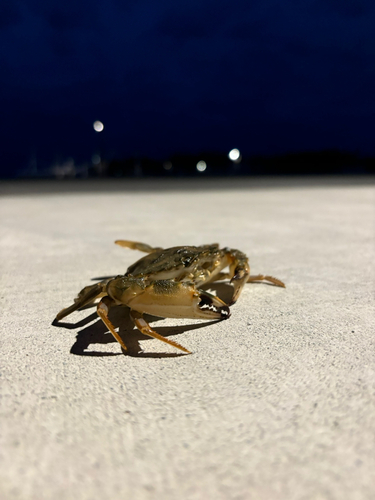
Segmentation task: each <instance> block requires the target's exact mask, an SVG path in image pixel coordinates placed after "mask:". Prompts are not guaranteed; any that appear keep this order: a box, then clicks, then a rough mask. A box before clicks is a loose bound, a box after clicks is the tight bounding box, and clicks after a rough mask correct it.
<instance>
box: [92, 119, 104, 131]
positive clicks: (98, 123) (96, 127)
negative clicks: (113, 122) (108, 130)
mask: <svg viewBox="0 0 375 500" xmlns="http://www.w3.org/2000/svg"><path fill="white" fill-rule="evenodd" d="M92 126H93V127H94V130H95V132H101V131H102V130H103V129H104V125H103V123H102V122H101V121H99V120H96V122H94V123H93V125H92Z"/></svg>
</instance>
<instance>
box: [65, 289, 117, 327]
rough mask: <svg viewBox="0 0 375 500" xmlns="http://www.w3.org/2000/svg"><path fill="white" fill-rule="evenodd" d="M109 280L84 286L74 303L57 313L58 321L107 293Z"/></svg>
mask: <svg viewBox="0 0 375 500" xmlns="http://www.w3.org/2000/svg"><path fill="white" fill-rule="evenodd" d="M107 281H108V280H105V281H101V282H100V283H96V284H95V285H90V286H86V287H85V288H83V289H82V290H81V291H80V292H79V294H78V297H77V298H76V299H74V304H72V305H71V306H69V307H66V308H65V309H62V310H61V311H60V312H59V313H58V314H57V315H56V321H60V320H61V319H63V318H65V316H68V315H69V314H71V313H72V312H74V311H77V309H80V308H81V307H83V306H86V305H87V304H90V303H91V302H94V300H95V299H97V298H99V297H100V296H102V295H103V294H104V293H105V288H106V285H107Z"/></svg>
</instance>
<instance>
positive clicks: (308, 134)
mask: <svg viewBox="0 0 375 500" xmlns="http://www.w3.org/2000/svg"><path fill="white" fill-rule="evenodd" d="M0 68H1V71H0V99H1V120H0V123H1V125H0V132H1V162H0V174H1V175H2V176H8V175H16V174H17V172H19V171H21V170H22V169H24V168H26V167H27V165H28V163H29V162H30V161H31V158H34V160H35V159H36V160H37V161H38V162H39V163H40V164H43V165H46V164H48V163H52V162H54V161H56V160H58V159H60V160H61V159H64V158H67V157H69V156H70V157H73V158H74V159H75V160H76V161H77V162H84V161H88V160H90V158H91V156H92V154H93V153H94V152H95V151H96V150H98V149H100V150H101V151H102V152H104V153H105V154H106V155H107V156H108V157H111V158H114V157H117V158H120V157H125V156H134V155H138V156H149V157H154V158H160V159H163V158H167V157H168V156H169V155H172V154H174V153H197V152H200V151H207V150H209V151H229V150H230V149H231V148H234V147H236V148H239V149H240V150H241V152H242V153H243V154H247V155H271V154H283V153H285V152H298V151H306V150H313V151H316V150H322V149H341V150H348V151H352V152H356V153H357V154H361V155H375V142H374V141H375V126H374V118H375V2H374V0H353V1H348V0H304V1H300V0H298V1H297V0H288V1H282V0H259V1H258V0H257V1H251V0H246V1H221V0H215V1H210V0H199V1H197V0H189V2H176V0H173V1H172V0H163V1H162V2H156V1H150V0H145V1H133V0H131V1H129V0H128V1H126V0H106V1H105V2H103V1H98V0H93V1H90V2H86V1H83V0H64V2H56V1H50V2H47V1H45V0H30V1H27V0H25V1H22V0H20V1H18V0H2V1H1V3H0ZM95 120H101V121H102V122H103V123H104V127H105V128H104V131H103V132H102V133H100V134H98V133H96V132H95V131H94V129H93V127H92V124H93V122H94V121H95Z"/></svg>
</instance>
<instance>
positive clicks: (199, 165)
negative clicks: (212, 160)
mask: <svg viewBox="0 0 375 500" xmlns="http://www.w3.org/2000/svg"><path fill="white" fill-rule="evenodd" d="M206 168H207V164H206V162H205V161H203V160H201V161H199V162H198V163H197V170H198V172H204V171H205V170H206Z"/></svg>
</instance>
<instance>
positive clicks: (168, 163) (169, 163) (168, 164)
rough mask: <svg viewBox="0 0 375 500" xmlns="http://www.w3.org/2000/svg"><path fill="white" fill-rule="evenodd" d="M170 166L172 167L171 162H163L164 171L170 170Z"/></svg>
mask: <svg viewBox="0 0 375 500" xmlns="http://www.w3.org/2000/svg"><path fill="white" fill-rule="evenodd" d="M172 166H173V165H172V162H171V161H165V162H164V163H163V167H164V169H165V170H171V168H172Z"/></svg>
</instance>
